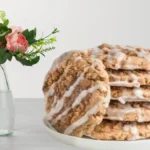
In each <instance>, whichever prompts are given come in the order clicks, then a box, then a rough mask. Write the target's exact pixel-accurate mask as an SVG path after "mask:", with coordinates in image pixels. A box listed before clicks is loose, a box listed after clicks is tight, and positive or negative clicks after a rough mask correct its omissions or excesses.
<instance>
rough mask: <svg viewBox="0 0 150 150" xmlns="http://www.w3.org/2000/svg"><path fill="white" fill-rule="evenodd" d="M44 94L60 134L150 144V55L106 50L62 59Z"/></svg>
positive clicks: (48, 112) (48, 115)
mask: <svg viewBox="0 0 150 150" xmlns="http://www.w3.org/2000/svg"><path fill="white" fill-rule="evenodd" d="M43 91H44V95H45V99H46V105H45V106H46V118H47V120H48V121H49V122H50V123H51V124H52V126H53V127H54V128H55V129H56V130H57V131H58V132H60V133H64V134H68V135H73V136H78V137H83V136H88V137H91V138H93V139H100V140H138V139H146V138H150V50H149V49H143V48H140V47H131V46H126V47H122V46H119V45H116V46H112V45H108V44H103V45H101V46H99V47H97V48H93V49H89V50H86V51H70V52H67V53H65V54H63V55H61V56H60V57H59V58H57V59H56V60H55V61H54V63H53V65H52V68H51V69H50V70H49V72H48V73H47V75H46V78H45V81H44V86H43Z"/></svg>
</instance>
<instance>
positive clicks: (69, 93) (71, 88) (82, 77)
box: [64, 74, 84, 97]
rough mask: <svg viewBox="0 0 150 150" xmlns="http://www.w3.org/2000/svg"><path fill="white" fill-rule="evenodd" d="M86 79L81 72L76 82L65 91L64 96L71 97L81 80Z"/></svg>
mask: <svg viewBox="0 0 150 150" xmlns="http://www.w3.org/2000/svg"><path fill="white" fill-rule="evenodd" d="M83 79H84V75H83V74H81V75H80V76H79V77H78V78H77V80H76V81H75V83H74V84H73V85H71V86H70V88H69V90H68V91H66V92H65V94H64V97H70V96H71V94H72V93H73V91H74V89H75V87H76V86H77V85H78V84H79V83H80V81H81V80H83Z"/></svg>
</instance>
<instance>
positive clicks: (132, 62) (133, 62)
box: [89, 44, 150, 70]
mask: <svg viewBox="0 0 150 150" xmlns="http://www.w3.org/2000/svg"><path fill="white" fill-rule="evenodd" d="M89 51H90V55H91V56H92V57H96V58H99V59H100V60H102V61H103V63H104V65H105V66H106V68H110V69H115V70H118V69H124V70H135V69H142V70H150V50H149V49H144V48H140V47H131V46H120V45H114V46H113V45H109V44H102V45H100V46H99V47H97V48H93V49H91V50H89Z"/></svg>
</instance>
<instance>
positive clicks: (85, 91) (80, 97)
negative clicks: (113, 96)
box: [72, 84, 107, 107]
mask: <svg viewBox="0 0 150 150" xmlns="http://www.w3.org/2000/svg"><path fill="white" fill-rule="evenodd" d="M98 89H102V90H103V91H106V90H107V89H106V88H105V87H104V86H103V85H101V84H97V85H95V86H93V87H91V88H89V89H87V90H83V91H82V92H81V93H80V94H79V96H78V97H77V98H76V100H75V101H74V103H73V104H72V107H75V106H77V105H79V104H80V103H81V101H82V99H83V98H84V97H86V96H87V94H88V93H92V92H94V91H96V90H98Z"/></svg>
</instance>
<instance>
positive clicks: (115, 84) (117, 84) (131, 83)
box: [109, 73, 140, 87]
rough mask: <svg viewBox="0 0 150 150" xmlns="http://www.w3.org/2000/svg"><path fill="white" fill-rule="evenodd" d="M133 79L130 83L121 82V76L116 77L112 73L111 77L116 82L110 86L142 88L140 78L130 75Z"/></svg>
mask: <svg viewBox="0 0 150 150" xmlns="http://www.w3.org/2000/svg"><path fill="white" fill-rule="evenodd" d="M129 75H130V76H131V77H132V80H133V81H132V82H128V81H120V79H119V75H118V76H117V75H114V74H113V73H110V76H111V77H113V78H114V80H115V81H113V82H109V84H110V86H125V87H133V86H134V87H140V83H139V82H138V76H137V75H135V74H133V73H130V74H129Z"/></svg>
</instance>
